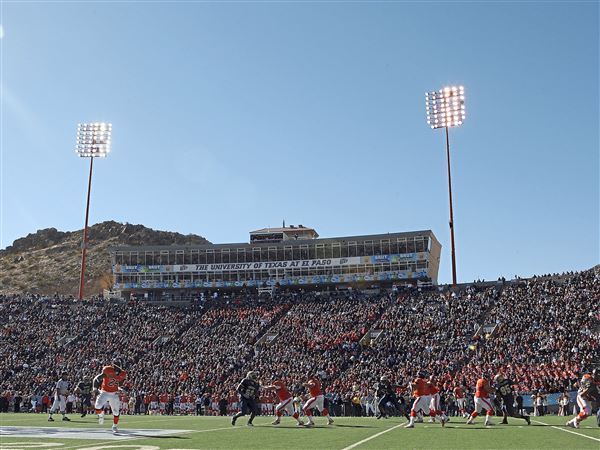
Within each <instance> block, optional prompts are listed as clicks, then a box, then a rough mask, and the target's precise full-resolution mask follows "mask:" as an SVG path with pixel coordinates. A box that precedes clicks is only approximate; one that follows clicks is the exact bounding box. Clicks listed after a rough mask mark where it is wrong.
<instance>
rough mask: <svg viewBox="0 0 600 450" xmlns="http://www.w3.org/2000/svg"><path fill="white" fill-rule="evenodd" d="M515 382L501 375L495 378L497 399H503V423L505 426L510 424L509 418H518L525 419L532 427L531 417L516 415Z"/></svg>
mask: <svg viewBox="0 0 600 450" xmlns="http://www.w3.org/2000/svg"><path fill="white" fill-rule="evenodd" d="M512 386H513V382H512V381H511V380H509V379H508V378H504V377H503V376H502V375H501V374H497V375H496V376H495V377H494V388H495V389H496V398H499V399H502V403H501V409H502V416H503V418H502V423H503V424H504V425H507V424H508V416H510V417H517V418H519V419H524V420H525V421H526V422H527V425H531V420H530V419H529V416H524V415H522V414H517V413H515V408H514V406H513V405H514V402H515V397H514V395H513V389H512Z"/></svg>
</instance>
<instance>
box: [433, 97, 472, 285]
mask: <svg viewBox="0 0 600 450" xmlns="http://www.w3.org/2000/svg"><path fill="white" fill-rule="evenodd" d="M425 103H426V108H427V123H428V124H429V126H430V127H431V128H432V129H434V130H435V129H436V128H445V129H446V157H447V159H448V198H449V200H450V222H449V225H450V243H451V246H452V284H453V285H455V284H456V249H455V246H454V215H453V212H452V177H451V176H450V141H449V139H448V128H450V127H457V126H459V125H462V123H463V121H464V120H465V89H464V88H463V87H462V86H447V87H445V88H443V89H440V90H439V91H433V92H427V93H425Z"/></svg>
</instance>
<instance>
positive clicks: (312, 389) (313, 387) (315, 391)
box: [302, 375, 333, 427]
mask: <svg viewBox="0 0 600 450" xmlns="http://www.w3.org/2000/svg"><path fill="white" fill-rule="evenodd" d="M303 386H306V387H307V388H308V392H309V393H310V397H309V399H308V400H307V401H306V403H305V404H304V406H303V407H302V409H303V410H304V414H305V415H306V418H307V419H308V423H307V424H306V426H307V427H312V426H314V424H315V422H314V421H313V418H312V410H313V408H317V409H318V410H319V411H321V415H322V416H323V417H325V418H327V425H331V424H332V423H333V419H332V418H331V417H329V410H328V409H327V408H325V397H324V396H323V392H322V391H321V382H320V381H319V378H318V377H317V376H316V375H314V376H312V377H311V378H309V380H308V381H307V382H306V383H304V384H303Z"/></svg>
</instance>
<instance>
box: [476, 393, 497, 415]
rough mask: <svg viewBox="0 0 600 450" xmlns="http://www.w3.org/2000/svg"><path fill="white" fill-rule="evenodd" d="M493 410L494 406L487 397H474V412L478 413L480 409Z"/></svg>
mask: <svg viewBox="0 0 600 450" xmlns="http://www.w3.org/2000/svg"><path fill="white" fill-rule="evenodd" d="M484 409H485V410H486V411H491V412H492V413H493V412H494V407H493V406H492V403H491V402H490V399H489V398H482V397H475V412H476V413H477V414H479V413H480V412H481V411H482V410H484Z"/></svg>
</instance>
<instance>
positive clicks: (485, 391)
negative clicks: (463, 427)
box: [467, 378, 494, 425]
mask: <svg viewBox="0 0 600 450" xmlns="http://www.w3.org/2000/svg"><path fill="white" fill-rule="evenodd" d="M490 391H491V387H490V384H489V383H488V381H487V380H486V379H485V378H480V379H479V380H477V385H476V386H475V411H473V413H471V417H469V420H467V423H468V424H472V423H473V420H474V419H475V417H477V416H478V415H479V413H481V412H482V411H483V410H485V424H486V425H490V424H491V423H492V422H491V417H492V416H493V415H494V407H493V406H492V403H491V401H490V394H489V392H490Z"/></svg>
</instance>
